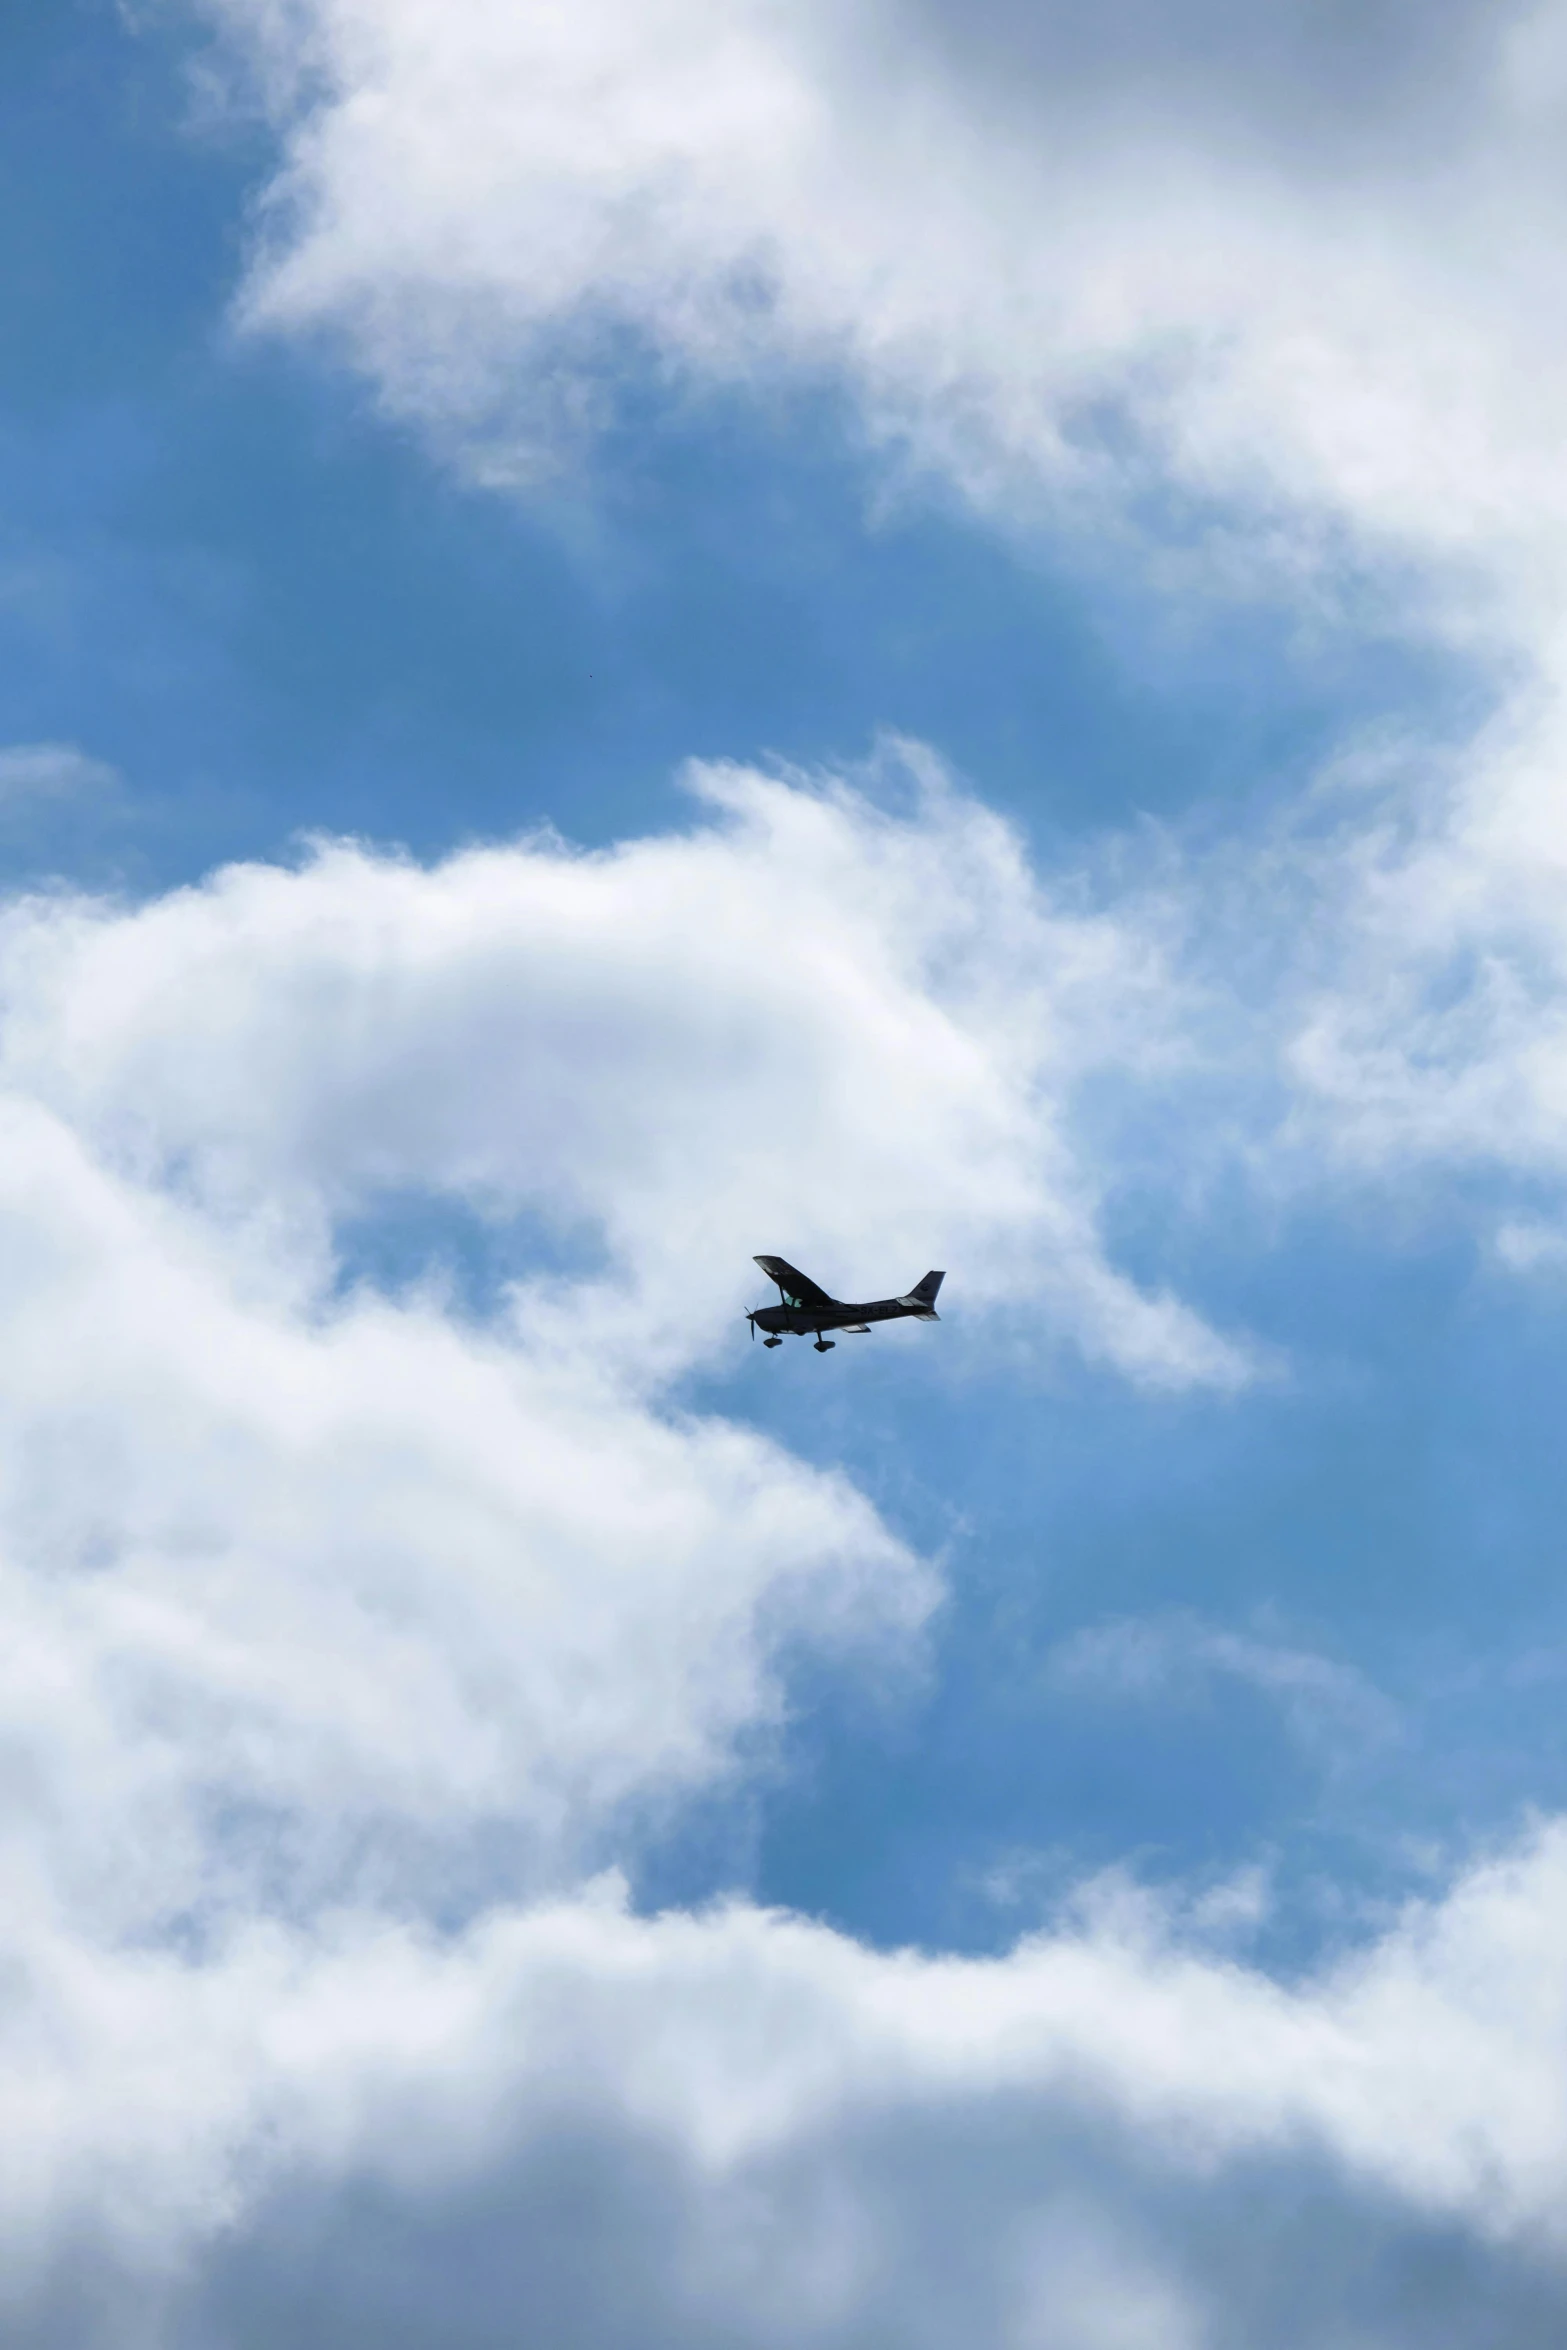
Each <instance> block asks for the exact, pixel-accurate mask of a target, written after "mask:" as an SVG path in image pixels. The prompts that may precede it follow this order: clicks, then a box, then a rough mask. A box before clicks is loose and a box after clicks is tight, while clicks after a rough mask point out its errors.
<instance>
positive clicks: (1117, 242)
mask: <svg viewBox="0 0 1567 2350" xmlns="http://www.w3.org/2000/svg"><path fill="white" fill-rule="evenodd" d="M210 13H211V14H212V15H213V16H214V17H216V18H217V20H218V21H219V22H221V23H222V24H223V25H224V26H225V27H226V28H228V29H229V30H230V31H231V32H232V33H233V34H234V35H236V36H237V38H238V41H239V42H240V44H241V45H242V46H243V48H244V49H245V51H246V53H248V54H249V55H250V56H251V57H252V58H259V59H260V60H261V61H262V64H263V67H264V69H265V72H266V75H267V81H268V86H269V89H270V91H271V93H272V97H273V102H274V105H275V107H276V109H277V112H278V115H279V120H280V123H281V126H282V129H283V134H284V138H285V142H286V145H285V161H284V164H283V167H282V169H281V171H280V173H279V176H278V178H277V181H276V183H275V185H274V187H273V190H272V193H271V197H270V199H269V207H268V220H269V231H268V235H267V237H266V239H265V242H264V245H263V248H262V252H261V256H260V258H259V260H258V263H257V268H256V271H255V274H254V276H253V279H252V282H251V285H250V289H249V293H248V296H247V307H248V313H249V315H250V316H251V317H252V318H253V319H255V320H256V321H258V322H260V321H265V322H267V323H269V324H272V325H275V326H281V327H290V328H299V327H304V326H327V327H330V328H332V329H334V330H336V331H338V332H340V333H341V334H343V335H344V336H345V337H346V339H347V341H348V344H349V346H350V348H351V349H352V350H353V352H354V353H355V354H356V356H357V357H358V359H359V360H360V362H361V363H362V364H363V365H364V366H365V367H366V368H367V369H368V370H369V371H370V372H371V374H372V375H373V376H374V377H375V379H376V380H377V381H378V382H379V383H380V384H381V386H382V387H383V389H384V391H385V393H386V396H387V397H388V399H389V400H390V401H392V403H393V404H394V405H395V406H397V407H398V408H400V409H402V410H404V411H406V412H409V413H413V414H417V415H420V416H422V417H424V418H426V419H428V420H429V421H431V422H433V423H434V424H436V425H437V426H438V427H439V428H442V429H451V430H453V431H455V433H456V434H457V436H458V438H459V439H461V438H462V437H463V436H470V437H472V438H473V439H474V441H475V442H476V443H480V444H483V445H484V446H485V447H487V449H488V451H489V454H490V458H491V460H492V461H494V462H496V463H497V464H499V465H501V466H502V467H504V463H505V459H506V452H507V451H510V452H511V453H512V455H513V456H514V457H516V458H517V460H518V461H519V462H521V463H523V464H524V466H525V465H526V462H527V452H528V450H529V449H530V448H531V449H532V450H533V451H534V452H535V453H537V451H538V449H539V447H540V445H541V443H542V444H547V443H549V442H550V441H552V440H554V439H556V438H557V437H558V436H559V435H560V433H561V432H563V431H565V432H566V433H567V434H568V435H570V434H573V433H575V432H578V431H580V429H581V428H582V426H583V425H584V424H586V425H588V426H589V427H591V423H592V420H593V417H594V414H595V412H596V410H597V409H599V408H600V407H601V406H602V404H603V402H604V401H605V400H606V399H607V398H612V396H613V383H612V377H613V372H614V370H613V366H612V364H610V363H611V362H612V360H613V358H614V356H615V354H616V352H617V349H618V348H619V347H620V344H622V343H623V342H624V338H626V337H627V336H630V337H631V338H633V340H634V341H636V342H638V343H640V344H641V345H642V346H643V347H644V348H645V349H646V350H647V351H648V352H649V353H650V354H651V355H652V357H653V359H654V361H655V363H656V364H658V365H661V366H663V367H665V368H667V369H671V370H673V371H674V372H675V373H676V374H677V375H678V376H679V377H681V378H683V379H684V380H686V381H687V382H690V383H695V384H698V385H702V384H715V383H717V384H726V383H737V382H738V383H744V384H748V385H766V384H767V383H769V382H770V381H773V380H775V379H776V377H777V374H778V372H779V371H780V370H786V371H803V372H805V373H806V374H810V375H821V374H823V373H827V374H831V375H833V376H836V377H837V378H839V379H840V380H842V381H843V382H844V383H845V384H846V385H847V386H848V387H849V388H850V389H851V391H852V392H853V393H854V394H855V396H856V397H857V398H858V400H859V401H860V402H861V403H862V406H863V409H864V412H865V414H866V417H867V420H868V422H869V424H870V427H871V429H872V430H873V432H874V433H876V434H877V435H878V436H881V437H884V438H891V439H903V440H907V441H908V442H909V444H910V445H911V446H912V447H913V448H914V449H915V451H916V452H917V454H918V456H919V458H920V459H921V461H922V462H928V463H933V464H937V465H939V466H941V467H942V468H943V469H947V470H951V471H954V472H955V473H956V474H957V476H958V477H959V479H960V480H962V481H963V482H964V483H965V484H966V485H967V486H968V487H969V488H970V489H972V490H973V491H974V492H975V493H976V494H977V495H979V496H980V497H981V498H982V499H985V498H987V497H989V496H990V495H991V494H992V493H994V492H995V491H997V490H999V489H1001V488H1002V487H1003V486H1004V487H1005V489H1006V490H1007V492H1008V494H1009V495H1011V496H1015V495H1016V494H1017V491H1018V489H1019V487H1020V486H1022V485H1025V484H1026V483H1028V482H1029V481H1033V482H1036V483H1037V482H1038V480H1039V479H1040V477H1041V476H1044V477H1046V478H1047V479H1048V480H1049V481H1051V482H1053V483H1054V485H1055V487H1056V489H1057V491H1058V492H1059V491H1061V490H1062V489H1065V488H1070V487H1072V486H1073V485H1074V484H1076V485H1084V484H1086V485H1091V486H1092V487H1093V488H1094V489H1095V490H1096V491H1100V492H1102V491H1104V490H1106V489H1109V490H1110V491H1111V492H1112V494H1114V495H1124V494H1125V492H1126V491H1127V490H1128V488H1132V489H1135V488H1137V487H1139V486H1144V485H1145V484H1146V482H1147V480H1148V478H1149V475H1148V471H1147V469H1148V468H1149V467H1150V466H1151V467H1152V469H1153V474H1154V476H1155V477H1158V476H1163V477H1166V478H1168V479H1173V480H1174V481H1175V482H1177V483H1179V484H1181V485H1183V486H1184V488H1185V489H1186V490H1187V491H1189V492H1192V493H1195V494H1196V495H1197V496H1198V497H1200V498H1202V499H1210V498H1219V499H1225V498H1231V497H1239V498H1242V499H1243V500H1244V501H1245V507H1246V514H1245V522H1246V526H1247V529H1248V532H1250V533H1252V534H1255V533H1256V530H1257V526H1258V522H1259V516H1258V511H1257V509H1258V504H1259V501H1260V502H1261V503H1262V504H1263V505H1264V506H1266V507H1267V508H1270V509H1271V510H1272V511H1273V512H1274V514H1275V515H1276V516H1281V515H1282V514H1283V513H1284V512H1285V511H1286V510H1289V511H1292V512H1293V515H1294V522H1293V524H1292V532H1293V535H1294V537H1295V540H1296V547H1295V553H1296V556H1298V555H1300V554H1302V553H1308V554H1309V551H1310V550H1309V542H1310V540H1311V537H1312V534H1313V533H1314V532H1318V531H1320V530H1321V529H1323V528H1326V529H1328V530H1329V531H1330V532H1331V531H1333V530H1336V529H1339V528H1341V527H1342V526H1344V525H1347V526H1348V528H1349V529H1350V530H1351V531H1352V532H1364V533H1368V534H1370V536H1371V537H1372V538H1373V539H1374V540H1375V542H1376V545H1377V549H1378V551H1379V552H1382V553H1386V552H1388V551H1396V552H1398V553H1400V554H1405V553H1409V552H1411V551H1412V552H1414V553H1416V554H1418V555H1420V556H1423V557H1424V556H1431V555H1439V556H1441V557H1442V558H1443V559H1444V560H1448V559H1451V560H1454V561H1456V562H1457V563H1459V564H1461V565H1462V564H1468V563H1471V562H1479V563H1481V564H1483V565H1486V566H1488V567H1489V571H1490V582H1489V584H1490V586H1491V588H1492V589H1493V591H1496V590H1499V589H1500V587H1501V585H1502V581H1501V578H1500V576H1499V572H1498V568H1497V566H1498V559H1505V560H1506V561H1508V562H1510V563H1513V564H1518V565H1522V566H1523V567H1524V568H1526V569H1527V570H1528V571H1529V572H1530V574H1531V577H1532V576H1533V574H1535V573H1536V572H1538V571H1540V570H1541V568H1542V567H1543V568H1544V570H1545V571H1548V572H1549V574H1550V577H1551V580H1552V582H1553V584H1554V587H1555V589H1556V590H1557V591H1559V589H1560V586H1561V564H1560V543H1561V533H1562V524H1563V519H1564V509H1563V506H1562V501H1561V495H1560V491H1559V488H1558V487H1557V486H1556V476H1557V470H1558V469H1557V468H1556V467H1555V464H1554V455H1555V448H1556V437H1557V426H1556V417H1557V414H1558V412H1559V406H1560V394H1561V389H1562V383H1563V370H1564V366H1567V342H1564V340H1563V337H1562V335H1561V332H1560V330H1559V327H1558V323H1557V321H1558V318H1559V306H1558V305H1557V304H1555V303H1554V301H1553V300H1552V299H1551V298H1550V289H1551V287H1552V285H1553V282H1554V266H1555V265H1554V259H1553V254H1554V242H1553V240H1552V238H1551V237H1550V236H1549V235H1548V234H1547V233H1546V232H1545V230H1544V226H1543V224H1544V222H1545V221H1547V220H1555V219H1559V217H1560V214H1561V209H1562V190H1561V187H1560V183H1559V174H1558V170H1557V165H1556V160H1555V157H1556V137H1555V125H1556V121H1557V111H1558V108H1559V105H1560V102H1561V96H1562V82H1561V75H1560V72H1559V71H1556V70H1553V69H1552V68H1551V66H1550V63H1549V61H1550V59H1551V57H1552V56H1553V55H1555V54H1556V53H1557V51H1558V50H1559V49H1560V47H1561V43H1560V42H1559V41H1555V43H1554V47H1553V40H1554V35H1555V31H1556V28H1557V25H1558V18H1559V11H1557V10H1555V9H1553V8H1545V9H1538V8H1525V7H1521V6H1515V7H1504V8H1491V9H1482V8H1479V7H1476V6H1473V5H1469V4H1467V0H1455V4H1454V5H1450V6H1448V7H1446V8H1444V9H1443V10H1442V11H1441V13H1440V21H1439V22H1438V23H1433V20H1432V17H1431V14H1430V12H1428V11H1416V10H1412V9H1405V8H1397V7H1391V6H1387V7H1382V8H1378V9H1370V10H1366V11H1363V12H1357V14H1356V16H1355V17H1354V18H1353V19H1345V18H1333V19H1323V18H1321V17H1320V16H1319V15H1318V14H1316V13H1315V12H1312V11H1309V10H1304V9H1291V10H1287V11H1276V12H1272V13H1271V14H1270V15H1269V17H1268V18H1267V20H1266V21H1265V22H1260V21H1258V20H1257V19H1256V17H1255V15H1254V13H1253V12H1250V11H1243V10H1239V9H1231V8H1227V7H1197V6H1189V7H1186V8H1183V9H1181V10H1178V11H1167V10H1154V9H1150V8H1148V7H1146V6H1144V5H1141V4H1140V0H1122V4H1121V5H1118V6H1116V7H1113V8H1110V9H1088V8H1084V7H1077V6H1070V7H1065V8H1060V9H1052V10H1050V11H1048V12H1041V11H1039V10H1037V9H1029V8H1022V7H1014V6H1008V5H1005V4H1004V0H996V4H993V5H989V6H986V7H984V8H982V9H980V10H978V11H975V10H973V9H964V10H961V11H959V10H956V9H952V8H949V7H948V6H945V5H943V4H942V0H879V4H874V5H873V4H872V0H860V4H859V5H856V6H852V7H848V8H843V7H832V8H829V7H826V6H822V5H816V4H815V0H796V4H795V5H793V6H789V7H784V8H778V7H772V6H766V5H762V4H761V0H755V4H750V0H748V4H747V5H744V6H741V7H739V8H735V7H720V6H718V5H717V4H716V0H659V4H658V5H656V6H653V7H649V6H645V5H637V6H632V5H627V0H587V4H586V5H582V6H576V7H572V8H569V9H567V8H557V7H553V6H545V5H539V6H532V7H528V8H525V9H517V8H513V7H509V6H506V5H504V4H503V0H454V4H453V5H450V6H447V7H443V8H442V9H440V10H438V11H436V10H432V9H430V8H428V7H427V6H425V5H423V0H309V4H308V5H304V6H299V7H293V8H289V9H285V10H278V9H272V8H263V7H260V6H257V5H254V4H253V0H214V4H213V6H212V8H211V11H210ZM1520 207H1522V208H1523V209H1524V210H1525V211H1526V213H1527V217H1528V219H1529V220H1530V222H1531V224H1532V229H1531V233H1530V234H1528V235H1519V234H1517V233H1516V232H1515V230H1514V229H1513V228H1512V227H1511V225H1510V224H1511V223H1513V222H1515V221H1516V219H1517V217H1518V213H1519V209H1520ZM617 338H618V340H617ZM1128 461H1130V463H1131V466H1132V478H1131V480H1130V482H1128V481H1127V480H1126V479H1125V478H1124V467H1125V466H1126V464H1127V462H1128ZM1516 584H1517V585H1520V586H1521V585H1522V584H1523V582H1522V581H1521V580H1520V581H1518V582H1517V583H1516Z"/></svg>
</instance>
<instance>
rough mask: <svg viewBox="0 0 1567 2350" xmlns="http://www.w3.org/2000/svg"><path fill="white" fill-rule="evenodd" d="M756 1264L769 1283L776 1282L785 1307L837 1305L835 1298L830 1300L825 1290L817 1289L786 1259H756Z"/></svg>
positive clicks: (814, 1284)
mask: <svg viewBox="0 0 1567 2350" xmlns="http://www.w3.org/2000/svg"><path fill="white" fill-rule="evenodd" d="M756 1262H757V1264H759V1265H760V1266H761V1268H762V1271H763V1272H764V1273H765V1274H766V1275H767V1278H768V1280H769V1281H776V1282H777V1284H778V1286H779V1288H780V1290H782V1292H783V1297H784V1303H785V1304H786V1305H793V1306H805V1307H806V1308H807V1309H809V1308H810V1307H811V1306H830V1305H835V1304H836V1303H837V1300H836V1299H835V1298H830V1297H829V1296H828V1295H827V1292H826V1290H825V1289H818V1288H817V1286H816V1283H815V1282H814V1281H811V1280H808V1279H807V1277H806V1275H805V1274H804V1273H801V1272H799V1271H797V1270H796V1268H795V1267H794V1266H793V1265H791V1264H790V1262H789V1260H788V1258H787V1257H758V1258H757V1259H756Z"/></svg>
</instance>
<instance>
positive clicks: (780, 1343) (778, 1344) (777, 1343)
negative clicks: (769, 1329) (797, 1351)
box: [762, 1338, 783, 1346]
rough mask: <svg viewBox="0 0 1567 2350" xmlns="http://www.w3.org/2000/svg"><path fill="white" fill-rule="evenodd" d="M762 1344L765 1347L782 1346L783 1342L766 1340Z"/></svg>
mask: <svg viewBox="0 0 1567 2350" xmlns="http://www.w3.org/2000/svg"><path fill="white" fill-rule="evenodd" d="M762 1344H763V1345H764V1346H782V1344H783V1340H782V1339H781V1338H764V1339H763V1340H762Z"/></svg>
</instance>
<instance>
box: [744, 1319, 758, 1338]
mask: <svg viewBox="0 0 1567 2350" xmlns="http://www.w3.org/2000/svg"><path fill="white" fill-rule="evenodd" d="M746 1320H747V1321H748V1322H749V1323H750V1325H751V1337H752V1339H753V1341H754V1339H755V1337H756V1316H755V1315H754V1314H747V1315H746Z"/></svg>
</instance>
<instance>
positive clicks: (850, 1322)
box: [746, 1257, 947, 1355]
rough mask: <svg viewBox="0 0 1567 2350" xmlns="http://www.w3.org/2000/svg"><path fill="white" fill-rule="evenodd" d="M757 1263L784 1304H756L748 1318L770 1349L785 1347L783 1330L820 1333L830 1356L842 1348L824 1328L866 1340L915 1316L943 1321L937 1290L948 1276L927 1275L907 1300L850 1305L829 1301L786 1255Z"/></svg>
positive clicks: (819, 1343)
mask: <svg viewBox="0 0 1567 2350" xmlns="http://www.w3.org/2000/svg"><path fill="white" fill-rule="evenodd" d="M756 1262H757V1263H758V1264H759V1265H760V1266H761V1268H762V1271H763V1272H764V1273H765V1274H766V1275H767V1278H768V1280H769V1281H776V1282H777V1284H778V1294H779V1296H780V1297H781V1298H782V1299H783V1303H782V1305H778V1306H757V1307H755V1308H754V1309H753V1310H752V1311H751V1312H750V1313H748V1314H747V1315H746V1320H747V1321H748V1322H749V1323H750V1325H751V1336H752V1337H753V1338H754V1337H755V1336H756V1332H757V1326H758V1324H760V1326H761V1328H762V1329H764V1330H765V1331H766V1332H767V1337H766V1338H765V1340H764V1341H763V1344H764V1345H766V1346H782V1344H783V1341H784V1332H785V1331H786V1330H792V1331H793V1332H794V1334H795V1336H796V1337H798V1338H808V1337H809V1336H810V1333H811V1332H812V1331H813V1330H814V1331H815V1333H816V1351H817V1353H818V1354H819V1355H824V1354H827V1353H829V1352H830V1351H831V1349H832V1348H833V1347H834V1346H835V1345H836V1344H837V1341H836V1340H835V1339H832V1338H824V1337H823V1336H822V1332H823V1331H824V1330H846V1331H847V1332H848V1333H849V1334H850V1336H851V1337H863V1336H864V1335H865V1333H866V1332H867V1331H868V1330H869V1329H870V1326H871V1324H872V1323H873V1322H901V1321H903V1320H904V1319H905V1318H906V1317H907V1316H909V1315H912V1316H913V1318H914V1319H915V1321H917V1322H939V1321H940V1320H941V1316H940V1315H939V1314H938V1313H937V1311H936V1292H937V1290H938V1289H939V1288H940V1287H941V1285H942V1283H943V1281H945V1279H946V1278H947V1276H946V1274H945V1273H927V1274H926V1275H925V1278H924V1280H923V1281H916V1282H915V1284H914V1287H913V1288H912V1289H911V1290H910V1291H909V1293H908V1296H907V1297H878V1298H873V1299H872V1300H871V1302H870V1303H869V1304H868V1305H859V1306H847V1305H844V1304H843V1302H842V1301H841V1299H839V1298H836V1297H829V1296H828V1295H827V1292H826V1290H825V1289H818V1288H817V1286H816V1284H815V1282H814V1281H809V1280H807V1278H806V1276H805V1275H804V1274H803V1273H798V1272H796V1270H795V1268H794V1266H793V1265H791V1264H789V1263H788V1262H787V1260H786V1259H785V1258H783V1257H758V1258H757V1260H756Z"/></svg>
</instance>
